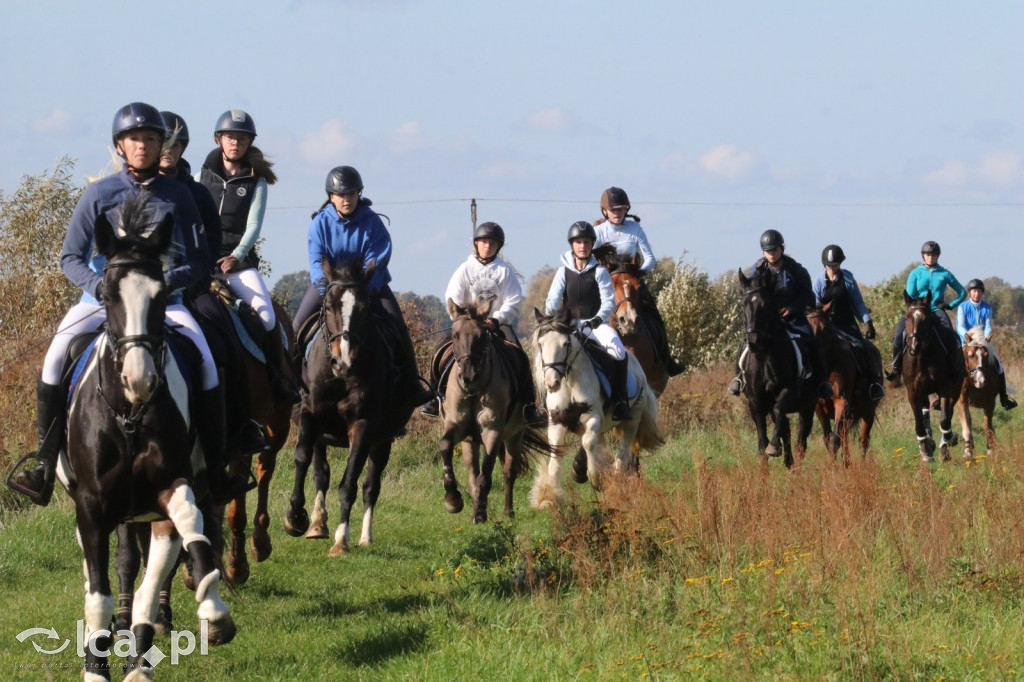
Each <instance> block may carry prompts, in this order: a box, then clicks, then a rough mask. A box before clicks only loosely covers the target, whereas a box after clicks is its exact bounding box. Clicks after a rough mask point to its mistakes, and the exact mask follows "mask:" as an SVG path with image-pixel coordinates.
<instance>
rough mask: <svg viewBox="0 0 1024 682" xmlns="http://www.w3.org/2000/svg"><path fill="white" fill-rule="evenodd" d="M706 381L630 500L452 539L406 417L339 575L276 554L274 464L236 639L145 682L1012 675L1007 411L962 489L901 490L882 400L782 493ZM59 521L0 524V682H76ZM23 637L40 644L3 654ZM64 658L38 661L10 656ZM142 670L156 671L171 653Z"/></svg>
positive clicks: (428, 437)
mask: <svg viewBox="0 0 1024 682" xmlns="http://www.w3.org/2000/svg"><path fill="white" fill-rule="evenodd" d="M726 373H727V372H726V369H723V368H719V370H717V371H713V372H708V373H702V374H700V375H697V376H693V377H689V378H688V379H686V380H685V381H683V382H681V383H680V384H679V385H677V386H673V387H671V388H670V393H669V394H666V396H664V397H663V406H664V409H665V419H664V424H665V425H666V427H667V429H668V430H669V432H670V433H671V434H672V440H671V442H670V443H669V444H668V445H667V446H666V447H665V448H663V449H662V450H661V451H659V452H658V453H656V454H654V455H651V456H649V457H647V458H645V460H644V462H643V477H642V479H641V480H639V481H635V480H634V481H620V482H613V483H611V484H610V485H609V486H608V488H607V489H606V491H605V492H604V493H602V494H601V495H600V496H598V495H596V494H595V493H594V492H593V491H592V490H591V489H590V488H589V486H583V487H580V486H576V485H575V484H572V483H569V484H567V485H568V490H569V492H570V495H569V500H570V501H569V504H567V505H566V507H565V508H564V509H562V510H561V511H560V512H558V513H557V514H555V515H552V514H550V513H547V512H537V511H535V510H532V509H530V508H529V505H528V502H527V493H528V490H529V485H528V483H527V482H525V481H524V482H521V483H520V484H519V485H518V486H517V490H516V500H517V511H518V515H517V517H516V518H515V519H514V520H511V521H507V520H501V519H500V518H499V520H497V521H494V520H492V521H491V522H489V523H487V524H483V525H478V526H474V525H472V524H471V523H469V516H468V512H467V511H463V512H462V514H460V515H449V514H447V513H445V511H444V507H443V503H442V488H441V468H440V465H439V463H437V462H436V461H435V458H434V451H435V442H434V439H436V437H437V435H438V434H437V428H438V427H437V426H436V424H435V423H420V422H419V418H417V424H416V425H415V427H416V428H414V429H413V431H412V434H411V435H410V436H408V437H406V438H405V439H403V440H402V441H400V442H399V443H398V445H397V448H396V453H395V455H394V456H393V458H392V462H391V464H390V465H389V468H388V470H387V474H386V480H385V482H384V486H383V493H382V496H381V502H380V504H379V507H378V513H377V522H376V528H375V540H376V542H375V544H374V545H373V546H372V547H370V548H356V549H355V550H354V551H353V552H352V553H351V554H350V555H349V556H346V557H342V558H339V559H329V558H328V557H327V550H328V547H329V542H328V541H312V540H306V539H299V538H291V537H288V536H286V535H285V534H284V532H283V530H282V526H281V519H282V518H283V513H284V509H285V505H286V503H287V497H288V494H289V491H290V487H291V480H292V474H293V469H292V466H291V463H290V459H291V457H290V451H289V452H285V453H282V457H281V458H280V465H279V468H278V471H277V477H276V479H275V481H274V483H273V486H272V514H273V522H272V523H273V525H272V535H273V537H274V542H275V545H274V553H273V555H272V556H271V557H270V559H269V560H267V561H266V562H264V563H261V564H257V565H254V566H253V571H252V577H251V578H250V580H249V582H248V583H247V584H246V585H244V586H242V587H239V588H237V589H235V590H232V591H227V590H226V591H225V599H226V601H227V602H228V603H229V604H230V605H231V607H232V611H233V615H234V617H235V619H236V622H237V624H238V626H239V634H238V637H237V639H236V640H235V641H234V642H232V643H231V644H229V645H227V646H224V647H219V648H211V649H210V650H209V652H208V653H207V654H206V655H200V654H199V653H198V652H194V653H193V654H191V655H188V656H183V657H181V658H180V660H179V661H178V663H177V664H176V665H172V664H171V661H170V660H169V659H168V660H165V661H163V662H162V663H161V664H160V665H158V667H157V670H156V672H157V677H158V678H159V679H163V680H229V679H231V680H263V679H279V680H326V679H366V680H381V679H384V680H405V679H409V680H453V679H460V680H461V679H513V680H570V679H571V680H577V679H579V680H610V679H616V680H618V679H653V680H676V679H687V680H689V679H709V680H734V679H741V680H764V679H784V680H789V679H793V680H796V679H815V680H817V679H824V680H851V679H852V680H890V679H891V680H910V679H920V680H941V679H949V680H971V679H977V680H990V679H1008V678H1014V677H1016V676H1017V675H1018V670H1024V667H1022V666H1024V637H1021V630H1022V624H1024V623H1022V611H1021V606H1022V595H1021V587H1022V582H1024V571H1022V566H1024V564H1022V557H1024V527H1022V523H1021V519H1022V509H1024V464H1022V457H1021V453H1022V445H1024V428H1022V426H1021V418H1020V415H1019V413H1020V412H1024V410H1018V411H1015V412H1012V413H1007V412H1004V411H1001V410H1000V411H998V413H997V422H996V427H997V429H998V430H999V439H1000V447H999V448H998V449H997V450H996V451H995V452H994V453H993V454H992V455H991V456H982V457H979V458H978V459H977V460H975V461H974V462H972V463H970V464H969V465H967V464H965V463H964V462H963V461H962V459H961V453H962V449H961V448H957V449H956V452H955V453H954V459H953V460H952V461H951V462H949V463H945V464H944V463H936V464H932V465H926V466H922V465H921V464H920V463H919V462H918V461H917V456H916V452H915V443H914V438H913V435H912V430H911V425H910V422H909V408H907V406H906V402H905V397H904V395H903V391H902V390H895V389H891V390H890V391H889V393H890V395H889V397H888V398H887V399H886V401H885V402H884V403H883V406H882V410H881V418H880V421H879V424H878V425H877V426H876V430H875V438H874V442H873V448H872V454H871V456H870V457H869V459H868V460H867V461H861V460H860V458H859V457H857V458H855V460H854V463H853V466H851V467H850V468H849V469H844V468H842V467H841V466H836V465H834V464H833V463H832V462H831V460H830V458H829V457H828V455H827V453H826V452H825V450H824V447H823V445H822V443H821V439H820V431H819V430H817V429H816V434H815V436H814V437H813V440H812V443H811V446H810V449H809V452H808V455H807V458H806V459H805V461H804V462H803V465H802V466H801V467H800V468H798V469H796V470H794V471H792V472H786V471H785V470H784V468H783V467H782V464H781V461H780V460H771V461H769V462H768V463H767V465H766V466H765V465H763V464H762V463H761V462H760V461H759V460H758V458H757V457H756V446H755V441H754V437H753V432H752V428H751V427H750V425H749V423H748V421H747V420H746V418H745V416H744V414H743V410H742V405H741V404H740V402H739V401H738V400H735V399H731V398H728V397H726V396H724V395H723V390H724V389H723V388H722V386H724V383H725V381H724V379H725V374H726ZM674 381H679V380H674ZM954 423H955V424H956V428H957V430H959V424H958V422H956V421H955V422H954ZM935 428H936V430H937V425H935ZM332 457H333V458H332V468H333V471H334V473H335V476H338V475H340V472H341V468H342V466H343V464H342V463H341V461H340V459H339V453H338V452H337V451H335V452H334V454H333V456H332ZM459 474H460V483H461V484H462V487H463V490H465V489H466V488H467V486H466V481H465V475H464V473H463V472H462V471H461V469H460V470H459ZM500 488H501V485H500V483H498V484H496V490H495V491H494V492H492V498H491V516H492V519H494V518H497V515H498V514H500V499H501V497H500ZM309 490H310V485H309V484H307V494H308V491H309ZM58 497H59V503H58V504H56V505H51V506H50V507H49V508H46V509H35V508H34V509H29V510H24V511H17V512H15V511H10V510H8V511H6V512H3V516H0V523H2V528H0V603H2V604H3V609H2V611H0V671H3V672H0V677H2V678H3V679H17V680H21V679H25V680H35V679H40V680H41V679H68V680H71V679H79V675H80V672H79V668H80V665H81V660H80V659H79V658H78V657H77V656H76V655H75V653H74V647H75V642H74V641H73V640H74V634H75V627H76V621H77V620H78V619H80V618H82V597H83V580H82V573H81V554H80V551H79V549H78V547H77V545H76V543H75V540H74V520H73V511H72V508H71V505H70V503H69V500H68V499H67V496H66V495H63V494H61V495H59V496H58ZM330 503H331V504H330V508H329V509H330V513H331V514H332V516H331V518H330V521H331V523H332V527H333V523H335V522H336V521H337V501H336V497H335V496H334V495H333V494H332V496H331V499H330ZM7 506H9V505H2V506H0V508H5V507H7ZM359 509H360V508H359V507H357V510H356V511H357V512H358V511H359ZM175 586H176V591H175V594H174V602H173V604H174V612H175V625H176V627H177V628H178V629H180V630H190V631H198V628H197V624H196V616H195V606H196V604H195V601H194V599H193V596H192V594H191V593H190V592H188V591H187V590H186V589H184V588H183V587H181V584H180V582H176V585H175ZM30 627H42V628H50V627H53V628H55V630H56V631H57V633H58V638H57V639H47V638H46V637H45V636H44V635H36V636H34V637H32V638H30V639H26V641H24V642H19V641H18V640H17V639H16V636H17V635H18V633H19V632H21V631H23V630H25V629H26V628H30ZM65 639H70V640H72V641H71V643H70V644H69V646H68V647H67V648H66V649H65V650H64V651H63V652H61V653H60V654H56V655H44V654H40V653H37V652H36V650H35V649H34V648H33V645H32V643H33V642H35V643H36V644H39V645H41V646H42V647H43V648H45V649H53V648H56V647H58V646H60V644H61V643H62V642H63V641H64V640H65ZM179 641H180V640H179ZM157 646H158V647H160V648H161V650H162V651H164V652H165V653H168V652H169V651H170V648H171V639H170V638H169V637H168V636H160V637H158V639H157ZM43 666H57V669H56V670H48V669H43ZM118 677H119V676H118V675H115V679H118Z"/></svg>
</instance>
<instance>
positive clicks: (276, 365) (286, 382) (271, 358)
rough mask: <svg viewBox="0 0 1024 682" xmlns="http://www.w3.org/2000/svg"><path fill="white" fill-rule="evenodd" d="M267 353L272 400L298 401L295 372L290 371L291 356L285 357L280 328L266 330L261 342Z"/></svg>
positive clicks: (291, 402) (288, 403)
mask: <svg viewBox="0 0 1024 682" xmlns="http://www.w3.org/2000/svg"><path fill="white" fill-rule="evenodd" d="M263 349H264V350H265V351H266V354H267V374H268V375H269V377H270V390H271V392H272V393H273V398H274V402H275V403H277V404H278V405H294V404H295V403H297V402H299V400H300V397H299V392H298V390H296V387H295V374H294V373H293V372H292V367H291V358H288V357H286V355H287V354H286V353H285V350H284V340H283V339H282V338H281V330H280V329H278V328H277V327H276V326H275V327H274V328H273V329H271V330H270V331H269V332H267V340H266V342H265V343H264V344H263Z"/></svg>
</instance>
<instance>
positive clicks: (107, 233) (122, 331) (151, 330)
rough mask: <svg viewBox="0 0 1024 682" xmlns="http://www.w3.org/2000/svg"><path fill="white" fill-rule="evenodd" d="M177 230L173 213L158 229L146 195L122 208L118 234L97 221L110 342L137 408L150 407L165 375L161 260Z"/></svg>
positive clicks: (164, 295) (100, 219)
mask: <svg viewBox="0 0 1024 682" xmlns="http://www.w3.org/2000/svg"><path fill="white" fill-rule="evenodd" d="M173 230H174V217H173V215H172V214H170V213H168V214H167V215H165V216H164V217H163V219H162V220H161V221H160V222H159V223H158V224H157V225H156V226H155V227H154V226H153V225H152V223H151V222H150V221H149V220H148V218H147V212H146V198H145V196H143V195H141V194H140V195H139V196H138V197H136V198H132V199H128V200H127V201H125V202H124V203H123V204H121V206H120V214H119V220H118V229H116V230H115V228H114V226H112V225H111V224H110V222H109V220H108V219H107V217H106V216H105V215H104V214H102V213H101V214H100V215H99V216H97V218H96V225H95V238H96V251H97V252H98V253H100V254H101V255H103V256H104V257H106V265H105V266H104V268H103V284H102V292H103V293H102V298H103V299H104V300H105V303H106V312H107V322H106V338H107V343H108V344H109V346H110V347H111V349H112V350H113V353H114V367H115V370H116V371H117V373H118V374H119V375H120V377H121V382H122V384H123V386H124V395H125V399H126V400H128V401H129V402H130V403H132V404H139V403H146V402H149V400H150V399H152V397H153V395H154V394H155V393H156V390H157V388H158V387H159V385H160V377H161V375H162V373H163V364H164V357H165V353H166V349H165V346H164V313H165V311H166V309H167V288H166V285H165V283H164V275H163V263H162V261H161V259H160V257H161V255H162V254H163V253H164V252H165V251H167V248H168V247H169V246H170V243H171V237H172V234H173ZM120 235H124V236H120Z"/></svg>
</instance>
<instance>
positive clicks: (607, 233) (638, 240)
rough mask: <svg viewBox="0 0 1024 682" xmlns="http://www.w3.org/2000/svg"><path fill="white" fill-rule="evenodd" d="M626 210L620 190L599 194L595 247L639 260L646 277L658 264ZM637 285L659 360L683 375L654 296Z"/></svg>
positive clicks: (636, 221) (626, 200)
mask: <svg viewBox="0 0 1024 682" xmlns="http://www.w3.org/2000/svg"><path fill="white" fill-rule="evenodd" d="M629 209H630V204H629V196H627V195H626V190H624V189H622V188H621V187H609V188H608V189H606V190H605V191H604V192H602V193H601V213H602V215H604V217H603V218H600V219H598V221H597V222H595V223H594V229H595V230H596V232H597V241H596V243H595V244H594V246H595V247H598V246H601V245H602V244H611V245H613V246H614V247H615V250H616V252H617V253H618V255H619V256H620V257H621V258H624V259H626V260H628V261H630V262H634V263H635V262H636V261H637V259H639V264H638V268H639V273H638V274H639V275H646V274H647V273H649V272H650V271H651V270H653V269H654V266H655V265H657V260H655V258H654V252H653V251H652V250H651V244H650V242H649V241H648V240H647V234H646V233H645V232H644V228H643V227H641V226H640V218H638V217H637V216H635V215H628V214H627V211H629ZM627 218H632V220H627ZM640 282H641V286H640V299H639V301H640V305H639V307H640V308H641V310H640V313H641V317H642V318H643V319H644V320H646V321H648V322H650V323H651V327H652V329H651V332H652V333H651V340H652V341H654V343H655V345H656V349H657V353H658V357H660V358H663V359H664V361H665V366H666V369H667V370H668V374H669V376H673V377H674V376H677V375H679V374H682V373H683V371H684V370H685V369H686V367H685V366H683V364H682V363H680V362H679V361H677V360H676V359H675V358H673V357H672V351H671V350H670V349H669V347H668V333H667V332H666V331H665V320H664V319H662V317H661V312H659V310H658V305H657V303H656V302H655V300H654V296H652V295H651V292H650V290H649V289H648V288H647V286H646V285H645V284H644V283H643V279H640Z"/></svg>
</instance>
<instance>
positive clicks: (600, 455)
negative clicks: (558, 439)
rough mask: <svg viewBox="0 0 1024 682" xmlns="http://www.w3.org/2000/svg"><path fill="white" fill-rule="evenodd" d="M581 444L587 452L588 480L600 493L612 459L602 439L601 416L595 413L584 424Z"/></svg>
mask: <svg viewBox="0 0 1024 682" xmlns="http://www.w3.org/2000/svg"><path fill="white" fill-rule="evenodd" d="M580 443H582V444H583V447H584V449H585V450H586V451H587V478H589V479H590V485H591V486H593V488H594V490H598V491H600V490H601V489H602V487H603V486H604V476H605V472H607V470H608V467H609V465H611V461H610V457H609V455H608V452H607V449H606V448H605V445H604V440H602V439H601V415H600V414H599V413H598V412H594V413H592V414H591V415H590V418H589V419H587V421H586V422H585V423H584V424H583V433H581V434H580Z"/></svg>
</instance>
